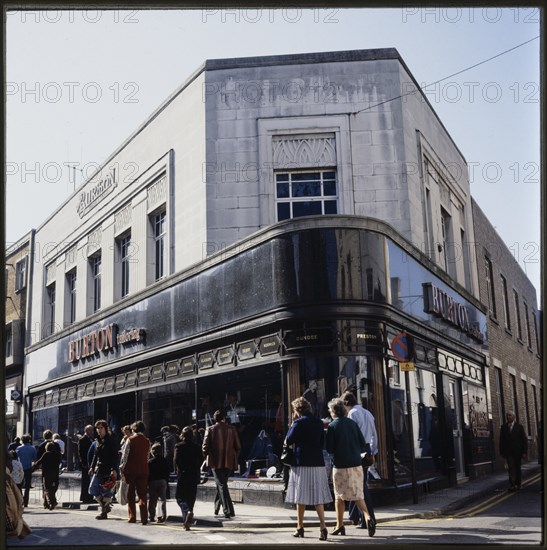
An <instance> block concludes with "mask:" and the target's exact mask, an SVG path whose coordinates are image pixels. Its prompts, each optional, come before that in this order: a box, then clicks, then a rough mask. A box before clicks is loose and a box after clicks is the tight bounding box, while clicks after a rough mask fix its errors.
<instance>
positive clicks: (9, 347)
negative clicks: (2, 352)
mask: <svg viewBox="0 0 547 550" xmlns="http://www.w3.org/2000/svg"><path fill="white" fill-rule="evenodd" d="M12 355H13V333H12V329H11V324H10V325H9V326H7V327H6V357H11V356H12Z"/></svg>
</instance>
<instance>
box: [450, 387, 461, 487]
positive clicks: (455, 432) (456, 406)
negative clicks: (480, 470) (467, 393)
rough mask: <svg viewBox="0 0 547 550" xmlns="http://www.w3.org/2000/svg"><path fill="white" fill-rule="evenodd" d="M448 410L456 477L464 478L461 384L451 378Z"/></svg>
mask: <svg viewBox="0 0 547 550" xmlns="http://www.w3.org/2000/svg"><path fill="white" fill-rule="evenodd" d="M448 387H449V395H450V409H451V411H452V436H453V438H454V458H455V459H456V477H457V479H458V480H461V479H462V478H464V477H465V462H464V454H463V424H462V397H461V382H460V381H459V380H456V379H453V378H451V379H450V380H449V381H448Z"/></svg>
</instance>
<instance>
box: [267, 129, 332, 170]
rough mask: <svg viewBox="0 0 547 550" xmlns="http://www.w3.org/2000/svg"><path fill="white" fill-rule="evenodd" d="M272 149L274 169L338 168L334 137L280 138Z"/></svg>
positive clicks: (273, 143)
mask: <svg viewBox="0 0 547 550" xmlns="http://www.w3.org/2000/svg"><path fill="white" fill-rule="evenodd" d="M272 147H273V155H272V156H273V163H274V169H283V168H285V169H286V168H317V167H325V166H336V144H335V138H334V135H328V136H325V135H322V136H318V135H315V136H278V137H274V138H273V139H272Z"/></svg>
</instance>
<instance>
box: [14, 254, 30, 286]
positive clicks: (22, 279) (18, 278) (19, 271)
mask: <svg viewBox="0 0 547 550" xmlns="http://www.w3.org/2000/svg"><path fill="white" fill-rule="evenodd" d="M26 286H27V257H26V256H25V257H24V258H21V259H20V260H19V261H18V262H16V263H15V292H21V291H22V290H23V289H24V288H25V287H26Z"/></svg>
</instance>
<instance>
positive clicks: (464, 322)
mask: <svg viewBox="0 0 547 550" xmlns="http://www.w3.org/2000/svg"><path fill="white" fill-rule="evenodd" d="M423 287H424V311H425V312H426V313H432V314H433V315H435V316H436V317H439V318H441V319H442V320H443V321H446V322H447V323H449V324H451V325H452V326H455V327H456V328H458V329H460V330H461V331H463V332H465V333H466V334H469V336H472V337H473V338H475V340H478V341H479V342H483V341H484V335H483V334H482V333H481V331H480V329H479V328H478V327H477V326H475V325H472V324H471V322H470V319H469V308H468V307H466V306H464V305H463V304H461V303H460V302H458V301H456V300H455V299H454V298H452V296H449V295H448V294H447V293H446V292H445V291H444V290H441V289H440V288H438V287H437V286H435V285H434V284H433V283H424V285H423Z"/></svg>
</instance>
